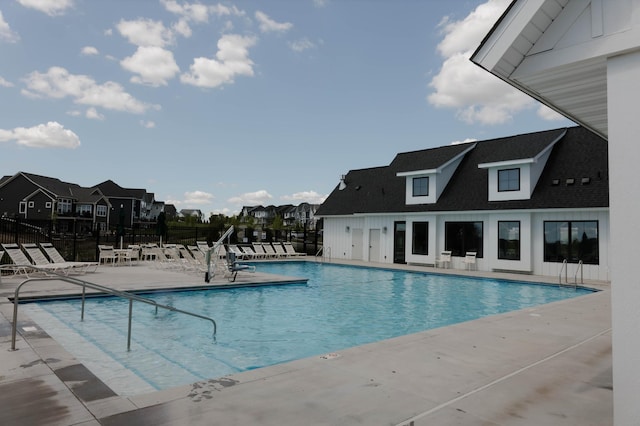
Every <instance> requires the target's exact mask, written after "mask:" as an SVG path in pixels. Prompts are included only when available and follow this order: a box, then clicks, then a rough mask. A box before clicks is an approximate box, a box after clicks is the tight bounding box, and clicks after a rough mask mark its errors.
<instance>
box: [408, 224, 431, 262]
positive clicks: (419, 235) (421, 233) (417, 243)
mask: <svg viewBox="0 0 640 426" xmlns="http://www.w3.org/2000/svg"><path fill="white" fill-rule="evenodd" d="M411 253H413V254H422V255H427V254H429V222H413V241H412V243H411Z"/></svg>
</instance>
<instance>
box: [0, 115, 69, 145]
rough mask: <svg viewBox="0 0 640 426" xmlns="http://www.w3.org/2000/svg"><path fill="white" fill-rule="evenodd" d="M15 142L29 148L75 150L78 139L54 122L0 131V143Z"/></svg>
mask: <svg viewBox="0 0 640 426" xmlns="http://www.w3.org/2000/svg"><path fill="white" fill-rule="evenodd" d="M12 140H14V141H16V143H17V144H18V145H22V146H26V147H29V148H69V149H73V148H77V147H79V146H80V138H78V135H76V134H75V133H73V132H72V131H71V130H68V129H65V128H64V126H63V125H62V124H60V123H57V122H55V121H50V122H48V123H47V124H39V125H37V126H35V127H30V128H25V127H16V128H15V129H12V130H4V129H0V142H8V141H12Z"/></svg>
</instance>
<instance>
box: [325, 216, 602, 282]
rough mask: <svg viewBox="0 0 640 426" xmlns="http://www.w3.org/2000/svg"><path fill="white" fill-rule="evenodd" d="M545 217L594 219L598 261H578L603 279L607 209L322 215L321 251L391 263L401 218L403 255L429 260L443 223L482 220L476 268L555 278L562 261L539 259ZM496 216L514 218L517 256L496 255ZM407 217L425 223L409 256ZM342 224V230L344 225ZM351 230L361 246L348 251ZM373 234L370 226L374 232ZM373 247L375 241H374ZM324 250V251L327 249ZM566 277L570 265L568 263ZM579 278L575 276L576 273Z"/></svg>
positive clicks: (440, 243) (456, 263)
mask: <svg viewBox="0 0 640 426" xmlns="http://www.w3.org/2000/svg"><path fill="white" fill-rule="evenodd" d="M548 220H559V221H564V220H570V221H585V220H588V221H591V220H597V221H598V239H599V245H600V246H599V255H600V264H599V265H584V266H583V275H584V279H587V280H588V279H593V280H604V281H608V280H609V279H610V277H609V260H610V259H609V244H610V242H609V240H610V238H609V213H608V209H582V210H558V211H552V212H539V211H537V212H531V211H526V210H523V211H502V212H500V211H498V212H477V213H476V212H465V213H446V212H445V213H424V214H406V215H370V216H353V217H326V218H325V219H324V237H323V238H324V245H325V250H327V248H330V253H331V257H332V258H335V259H347V260H350V259H362V260H364V261H368V260H370V258H371V259H375V258H376V257H377V258H378V259H379V262H380V263H393V237H394V235H393V226H394V222H396V221H404V222H406V225H407V227H406V245H405V260H406V262H407V263H413V264H423V265H433V264H434V263H435V259H436V258H438V257H439V253H440V252H441V251H442V250H444V249H445V239H444V238H445V235H444V229H445V222H482V223H483V257H482V258H479V259H478V260H477V263H478V265H477V266H478V270H481V271H495V270H499V271H513V272H520V273H532V274H535V275H542V276H550V277H557V276H558V275H559V274H560V269H561V268H562V263H557V262H544V222H545V221H548ZM498 221H519V222H520V260H504V259H498ZM413 222H429V237H428V238H429V254H428V255H414V254H412V253H411V251H412V239H413V235H412V233H413ZM347 228H348V230H347ZM353 230H358V231H356V234H357V235H358V236H359V233H360V230H362V246H361V247H359V250H358V253H354V252H353V249H354V247H353V245H354V240H353V234H354V232H353ZM371 230H380V243H379V245H378V246H377V247H379V250H380V253H379V255H378V253H377V252H376V253H371V252H370V246H371V241H369V236H370V235H371ZM374 233H375V231H374ZM374 246H375V244H374ZM327 251H329V250H327ZM462 259H463V258H462V257H453V258H452V262H451V266H452V268H454V269H464V266H465V265H464V264H462ZM568 268H569V269H568V275H569V280H570V281H571V282H572V281H573V277H574V276H575V274H576V271H577V265H576V264H569V265H568ZM578 279H579V275H578Z"/></svg>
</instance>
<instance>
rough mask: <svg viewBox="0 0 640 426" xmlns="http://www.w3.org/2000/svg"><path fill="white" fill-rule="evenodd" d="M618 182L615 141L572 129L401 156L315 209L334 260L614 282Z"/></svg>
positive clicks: (352, 176)
mask: <svg viewBox="0 0 640 426" xmlns="http://www.w3.org/2000/svg"><path fill="white" fill-rule="evenodd" d="M608 187H609V181H608V163H607V143H606V141H605V140H604V139H602V138H601V137H599V136H597V135H595V134H593V133H592V132H591V131H589V130H587V129H584V128H582V127H572V128H568V129H556V130H550V131H545V132H537V133H530V134H524V135H518V136H512V137H506V138H500V139H493V140H489V141H483V142H473V143H467V144H460V145H448V146H444V147H440V148H433V149H426V150H422V151H415V152H408V153H401V154H398V155H397V156H396V158H395V159H394V160H393V161H392V162H391V164H390V165H389V166H384V167H376V168H371V169H362V170H352V171H350V172H349V173H348V174H347V175H346V176H345V177H344V180H343V181H341V182H340V184H339V185H338V186H337V187H336V188H335V189H334V191H333V192H332V193H331V194H330V195H329V197H328V198H327V200H326V201H325V203H323V204H322V205H321V207H320V208H319V209H318V211H317V212H316V215H317V216H319V217H323V218H324V247H325V248H327V247H329V248H330V251H331V256H332V257H333V258H340V259H351V260H364V261H369V262H380V263H412V264H426V265H433V264H435V263H436V260H437V259H438V258H439V257H440V256H441V253H442V251H451V252H452V262H451V266H452V267H453V268H460V269H463V268H465V267H466V266H468V265H466V264H465V263H463V260H464V258H465V255H466V253H468V252H475V253H477V262H476V263H477V265H475V266H476V267H477V268H478V269H479V270H484V271H510V272H517V273H525V274H536V275H545V276H555V277H558V276H559V275H560V273H561V271H563V268H566V269H564V271H563V272H564V273H566V274H567V275H569V276H570V277H571V278H572V279H573V277H574V276H575V275H576V273H580V274H583V275H584V278H588V279H595V280H608V279H609V261H610V259H609V196H608ZM565 261H566V262H567V265H565V264H564V262H565ZM564 273H563V276H564Z"/></svg>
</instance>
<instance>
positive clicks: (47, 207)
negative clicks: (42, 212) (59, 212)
mask: <svg viewBox="0 0 640 426" xmlns="http://www.w3.org/2000/svg"><path fill="white" fill-rule="evenodd" d="M44 208H45V209H50V208H51V201H47V202H46V203H44Z"/></svg>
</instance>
